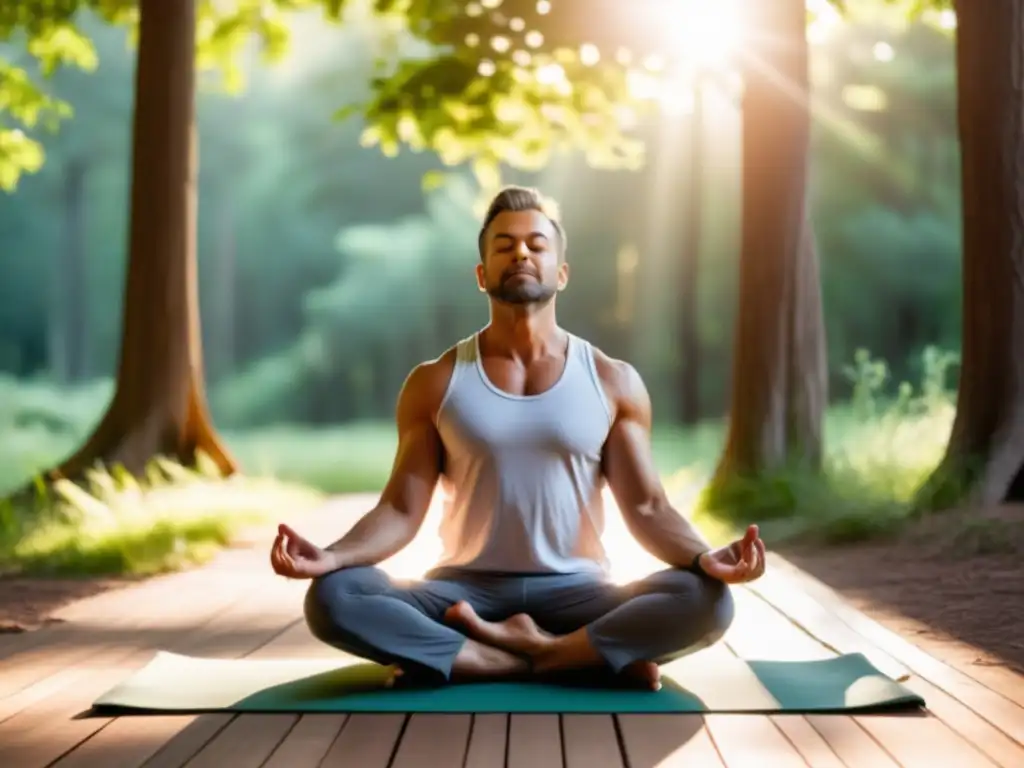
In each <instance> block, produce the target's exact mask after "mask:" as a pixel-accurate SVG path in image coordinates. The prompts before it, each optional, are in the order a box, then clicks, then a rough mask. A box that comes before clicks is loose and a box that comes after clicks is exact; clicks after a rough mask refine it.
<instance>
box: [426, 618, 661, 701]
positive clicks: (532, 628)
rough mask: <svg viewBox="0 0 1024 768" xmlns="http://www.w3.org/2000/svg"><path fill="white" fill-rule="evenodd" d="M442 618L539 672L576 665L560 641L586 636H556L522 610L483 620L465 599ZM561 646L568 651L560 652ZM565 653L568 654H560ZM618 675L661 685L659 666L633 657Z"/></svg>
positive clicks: (656, 687) (653, 687) (649, 685)
mask: <svg viewBox="0 0 1024 768" xmlns="http://www.w3.org/2000/svg"><path fill="white" fill-rule="evenodd" d="M445 620H446V621H448V622H449V623H450V624H456V625H459V626H461V627H463V628H464V629H465V630H466V631H467V632H468V633H469V635H470V636H471V637H473V638H475V639H477V640H479V641H480V642H481V643H484V644H485V645H489V646H492V647H494V648H499V649H501V650H504V651H510V652H512V653H515V654H519V655H521V656H525V657H527V658H529V659H530V660H531V661H532V662H533V668H534V671H535V672H537V673H541V674H552V673H557V672H558V671H560V670H562V669H573V668H578V667H576V664H574V663H572V662H573V659H572V657H573V656H575V655H576V654H575V653H573V651H574V650H575V649H573V648H570V647H568V644H567V643H564V641H565V640H570V639H573V640H576V641H577V642H576V643H574V644H576V645H578V644H579V643H580V642H583V641H585V640H586V638H585V636H584V637H580V638H573V637H571V636H566V637H564V638H559V637H557V636H556V635H552V634H551V633H549V632H545V631H544V630H543V629H541V628H540V627H538V626H537V622H535V621H534V620H533V619H532V618H531V617H530V616H529V615H527V614H525V613H519V614H516V615H515V616H511V617H509V618H507V619H505V620H504V621H485V620H484V619H482V618H480V616H479V614H477V612H476V611H474V610H473V606H471V605H470V604H469V603H467V602H459V603H456V604H455V605H453V606H452V607H451V608H449V609H448V610H447V612H446V613H445ZM574 634H579V633H574ZM560 640H562V641H563V645H565V646H566V647H565V648H564V649H561V648H559V641H560ZM563 650H565V651H568V653H563V652H562V651H563ZM588 650H589V649H588ZM588 655H589V654H587V653H586V652H584V653H582V654H581V656H583V657H584V659H585V660H586V661H585V663H583V666H584V667H587V666H590V665H591V664H590V662H597V661H598V658H597V657H596V656H595V657H594V658H587V657H588ZM565 656H568V657H569V658H563V657H565ZM621 677H622V679H623V680H625V681H627V682H628V683H630V684H631V685H637V686H639V687H642V688H649V689H651V690H654V691H657V690H660V689H661V670H660V669H659V667H658V665H657V664H655V663H653V662H650V661H637V662H634V663H633V664H630V665H629V666H628V667H626V668H625V669H624V670H622V673H621Z"/></svg>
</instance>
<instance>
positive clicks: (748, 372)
mask: <svg viewBox="0 0 1024 768" xmlns="http://www.w3.org/2000/svg"><path fill="white" fill-rule="evenodd" d="M746 10H747V18H748V19H749V23H750V28H751V30H752V33H751V37H752V39H751V40H750V43H749V44H748V46H747V50H746V53H745V56H746V58H745V70H746V71H745V95H744V103H743V212H742V217H743V219H742V230H743V231H742V246H741V253H740V277H739V283H740V285H739V302H738V317H737V322H736V337H735V342H734V344H735V346H734V360H733V373H732V392H731V405H730V410H729V431H728V436H727V438H726V445H725V451H724V453H723V456H722V458H721V461H720V463H719V467H718V470H717V472H716V478H715V484H718V483H722V482H727V481H728V480H729V479H731V478H732V477H734V476H737V475H741V476H746V477H756V476H759V475H763V474H764V473H766V472H772V471H775V470H779V469H782V468H783V467H788V466H792V465H795V464H799V465H804V466H807V467H810V468H817V467H818V465H819V464H820V461H821V454H822V415H823V410H824V407H825V401H826V391H827V379H826V360H825V357H826V355H825V338H824V333H825V329H824V320H823V316H822V314H823V313H822V305H821V287H820V282H819V275H818V257H817V251H816V248H815V245H814V238H813V234H812V229H811V224H810V217H809V212H808V210H807V203H806V191H807V190H806V187H807V184H806V180H807V165H808V153H809V145H810V115H809V110H808V105H807V98H808V70H807V64H808V63H807V43H806V36H805V28H806V16H805V10H804V3H803V2H802V0H772V1H771V2H768V0H750V2H748V3H747V7H746Z"/></svg>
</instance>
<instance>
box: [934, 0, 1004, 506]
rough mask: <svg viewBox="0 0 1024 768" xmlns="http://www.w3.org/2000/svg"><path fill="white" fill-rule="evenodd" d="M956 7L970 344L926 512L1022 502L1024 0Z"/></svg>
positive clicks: (965, 323) (965, 292)
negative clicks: (964, 505) (1023, 116)
mask: <svg viewBox="0 0 1024 768" xmlns="http://www.w3.org/2000/svg"><path fill="white" fill-rule="evenodd" d="M955 7H956V12H957V36H956V60H957V69H958V73H959V76H958V78H957V100H958V101H957V113H958V118H959V119H958V122H959V137H960V155H961V180H962V181H961V184H962V206H963V330H962V334H963V341H962V352H961V368H960V381H959V391H958V394H957V409H956V417H955V419H954V422H953V428H952V433H951V435H950V439H949V444H948V447H947V450H946V454H945V457H944V458H943V460H942V462H941V463H940V465H939V467H938V468H937V469H936V471H935V473H934V474H933V475H932V477H931V478H929V480H928V482H927V483H926V484H925V485H924V487H923V488H922V490H921V493H920V497H919V502H920V503H921V505H922V506H923V507H929V508H941V507H948V506H951V505H953V504H956V503H960V502H968V503H972V504H979V505H989V504H996V503H1000V502H1003V501H1019V500H1021V499H1024V356H1022V350H1024V192H1022V183H1024V182H1022V180H1021V171H1020V169H1021V167H1022V163H1024V126H1022V124H1021V118H1020V116H1021V113H1022V110H1024V82H1022V81H1021V78H1020V75H1019V72H1020V69H1021V67H1022V66H1024V40H1022V37H1021V20H1022V19H1024V0H991V2H987V3H984V4H983V5H981V4H978V3H971V2H963V1H961V2H956V3H955ZM979 83H984V84H985V87H984V88H981V87H979V86H978V84H979Z"/></svg>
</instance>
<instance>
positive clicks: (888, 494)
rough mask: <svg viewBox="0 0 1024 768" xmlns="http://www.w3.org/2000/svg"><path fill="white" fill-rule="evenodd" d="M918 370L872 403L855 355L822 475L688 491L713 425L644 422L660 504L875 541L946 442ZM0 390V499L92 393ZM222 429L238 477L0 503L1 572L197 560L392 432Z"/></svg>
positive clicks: (694, 486) (390, 451)
mask: <svg viewBox="0 0 1024 768" xmlns="http://www.w3.org/2000/svg"><path fill="white" fill-rule="evenodd" d="M926 362H927V361H926ZM939 362H940V363H941V361H939ZM932 363H933V364H932V365H931V368H930V369H929V368H927V366H926V369H927V371H930V373H928V374H927V375H926V377H925V380H924V382H923V384H922V387H921V390H920V392H914V391H912V390H910V389H909V388H907V387H903V388H902V389H901V390H900V395H899V396H898V397H897V398H896V399H895V400H891V401H884V400H882V399H881V397H880V395H879V392H880V390H881V388H882V385H883V384H884V379H885V377H884V375H879V371H878V368H877V366H878V364H877V363H875V362H873V361H871V360H870V359H868V358H866V357H863V358H858V361H857V365H858V368H857V370H856V371H855V375H854V376H852V378H854V380H855V383H856V387H855V389H856V392H855V397H854V400H853V402H852V403H850V404H848V405H844V406H841V407H836V408H833V409H832V410H830V412H829V413H828V414H827V419H826V429H825V437H826V445H827V459H826V468H825V471H824V472H823V473H821V474H817V475H808V474H806V473H801V472H781V473H778V474H776V475H774V476H772V477H769V478H762V479H760V480H758V481H757V482H736V483H733V484H731V485H730V487H729V488H728V489H725V490H724V492H722V493H719V494H718V495H717V497H715V498H711V497H708V496H705V497H703V498H701V497H699V496H698V495H697V493H696V491H697V490H698V489H699V487H700V486H701V485H702V484H703V482H704V481H705V480H706V478H707V477H708V476H709V475H710V473H711V472H712V471H713V469H714V465H715V461H716V459H717V458H718V455H719V451H720V450H721V446H722V442H723V437H724V425H723V423H722V422H721V421H718V422H709V423H706V424H702V425H700V426H698V427H695V428H692V429H682V428H679V427H672V426H665V425H662V426H658V427H656V429H655V433H654V435H653V448H654V457H655V463H656V465H657V467H658V469H659V471H660V472H661V473H662V475H663V476H664V477H665V479H666V484H667V486H668V488H669V490H670V493H671V494H672V495H673V497H674V498H681V499H689V500H690V501H691V502H696V503H695V504H694V505H693V506H694V507H695V508H694V509H693V514H694V517H695V519H696V520H697V521H698V523H699V524H700V525H701V527H702V528H703V529H704V530H705V532H706V533H707V534H708V535H709V537H711V538H712V539H714V540H722V539H725V538H728V537H729V536H731V535H733V534H734V532H735V531H736V530H737V528H738V527H740V526H741V525H742V524H744V523H746V522H758V523H760V524H761V525H762V530H763V531H764V535H765V536H766V538H768V539H769V540H771V541H776V542H777V541H783V540H786V539H792V538H794V537H797V538H815V539H820V540H824V541H827V542H841V541H849V540H853V539H860V538H866V537H870V536H875V535H880V534H885V533H887V532H890V531H893V530H896V529H898V528H899V527H900V526H901V525H902V524H903V523H904V522H905V521H906V520H907V518H908V517H910V516H911V515H912V509H913V507H912V504H911V502H912V500H913V497H914V493H915V491H916V490H917V489H918V487H919V486H920V484H921V483H922V481H923V480H924V479H925V478H926V477H927V476H928V474H929V473H930V471H931V470H932V469H933V468H934V467H935V465H936V464H937V463H938V461H939V459H940V458H941V455H942V451H943V449H944V446H945V443H946V439H947V437H948V434H949V429H950V425H951V423H952V417H953V406H952V400H951V397H950V396H949V394H948V393H946V392H945V391H944V390H943V389H942V387H941V386H939V385H938V384H936V383H935V380H936V379H937V378H939V379H941V375H940V374H941V371H940V370H939V369H940V368H941V365H939V364H938V363H935V361H934V360H933V361H932ZM937 370H938V371H939V373H936V371H937ZM927 371H926V372H927ZM929 376H930V377H931V378H929ZM5 386H7V389H6V390H5V389H4V387H5ZM0 395H2V396H0V402H6V403H8V410H7V411H6V412H4V411H0V434H2V435H3V440H0V494H2V493H3V492H4V491H5V490H8V489H11V488H13V487H15V486H17V485H19V484H21V483H24V482H25V480H26V479H27V478H29V477H31V476H32V474H33V473H35V472H37V471H39V470H41V469H43V468H45V467H47V466H50V465H52V464H53V463H55V462H56V461H58V460H59V459H60V458H62V457H63V456H65V455H66V454H67V453H68V452H69V451H70V450H71V449H72V448H73V447H74V446H75V445H76V444H77V443H78V442H79V441H80V440H82V439H83V438H84V437H85V436H86V434H87V432H88V429H89V428H91V426H92V422H93V421H94V420H95V419H96V418H97V417H98V416H99V413H100V409H101V408H102V406H103V404H104V401H105V397H106V393H104V392H103V391H102V390H100V389H95V390H94V391H92V392H89V393H79V394H78V395H77V399H75V398H74V397H65V396H64V395H63V394H62V393H61V392H59V391H57V390H52V389H50V390H47V389H46V388H45V387H43V386H42V385H25V384H22V385H21V387H20V388H14V387H12V386H10V383H9V382H7V383H6V384H5V382H4V381H3V380H0ZM4 396H6V400H5V399H4ZM12 403H13V404H14V405H13V406H12V405H11V404H12ZM26 404H27V405H26ZM224 436H225V439H226V441H227V442H228V445H229V446H230V448H231V450H232V451H233V452H234V453H235V454H236V456H237V457H238V458H239V460H240V461H241V463H242V466H243V467H244V469H245V471H246V475H245V476H244V477H236V478H233V479H231V480H228V481H222V480H217V479H213V478H211V477H209V476H207V475H204V474H202V473H199V474H196V473H191V472H187V471H185V470H183V469H182V468H180V467H175V466H174V465H171V464H168V463H166V462H156V463H154V466H153V469H152V471H151V473H150V477H149V478H148V479H147V481H146V482H144V483H141V484H138V483H133V482H131V481H130V479H128V478H123V477H118V476H115V475H111V474H107V473H96V474H94V475H93V477H92V479H91V483H90V487H89V488H87V489H79V488H76V487H74V486H70V485H63V486H57V488H56V490H57V492H58V498H57V499H55V500H53V501H52V502H51V503H47V504H44V505H41V508H39V509H33V510H26V509H15V508H13V507H12V506H10V505H8V506H7V507H0V571H4V570H23V571H27V572H55V573H65V574H84V573H88V574H96V573H151V572H154V571H160V570H166V569H172V568H177V567H179V566H180V565H181V564H183V563H186V562H195V561H200V560H202V559H203V558H205V557H207V556H208V555H209V554H210V553H211V552H213V551H216V549H218V548H219V547H222V546H223V545H224V544H225V543H226V542H228V541H229V540H230V539H231V537H232V536H233V535H234V534H235V532H236V531H237V530H238V529H239V528H240V527H242V526H245V525H247V524H249V523H252V522H255V521H261V520H267V519H270V517H271V516H273V515H276V514H277V513H279V511H280V510H281V509H293V508H295V507H296V506H297V505H311V504H316V503H319V501H320V500H321V499H322V495H323V494H335V493H348V492H364V491H370V492H373V491H378V490H380V488H381V487H382V486H383V484H384V482H385V480H386V479H387V476H388V473H389V472H390V468H391V462H392V460H393V457H394V451H395V446H396V442H397V438H396V435H395V430H394V427H393V425H391V424H383V423H360V424H352V425H345V426H338V427H330V428H323V429H310V428H306V427H287V426H282V427H278V428H274V429H260V430H250V431H244V432H241V431H235V432H228V433H226V434H225V435H224Z"/></svg>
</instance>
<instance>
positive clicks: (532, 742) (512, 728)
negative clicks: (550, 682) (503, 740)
mask: <svg viewBox="0 0 1024 768" xmlns="http://www.w3.org/2000/svg"><path fill="white" fill-rule="evenodd" d="M507 759H508V762H507V765H508V768H562V729H561V724H560V723H559V721H558V715H511V716H510V717H509V726H508V758H507Z"/></svg>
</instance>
